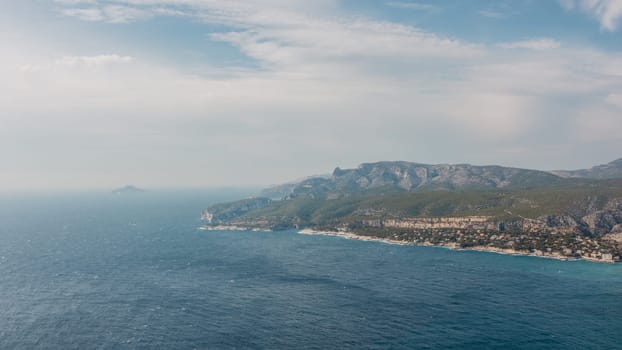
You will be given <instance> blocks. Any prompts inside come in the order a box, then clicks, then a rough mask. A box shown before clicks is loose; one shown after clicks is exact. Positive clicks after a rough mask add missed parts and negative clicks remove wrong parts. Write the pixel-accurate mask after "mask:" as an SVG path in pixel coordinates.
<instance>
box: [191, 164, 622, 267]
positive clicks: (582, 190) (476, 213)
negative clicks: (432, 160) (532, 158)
mask: <svg viewBox="0 0 622 350" xmlns="http://www.w3.org/2000/svg"><path fill="white" fill-rule="evenodd" d="M202 219H203V220H204V221H205V227H204V228H205V229H245V230H283V229H298V230H299V232H300V233H308V234H330V235H338V236H342V237H346V238H352V239H366V240H383V241H389V242H393V243H399V244H417V245H434V246H445V247H450V248H454V249H474V250H485V251H493V252H499V253H506V254H520V255H534V256H543V257H551V258H558V259H564V260H570V259H586V260H592V261H599V262H617V261H620V259H621V256H622V159H619V160H616V161H614V162H611V163H609V164H606V165H600V166H596V167H594V168H591V169H585V170H574V171H551V172H547V171H538V170H528V169H519V168H508V167H501V166H474V165H469V164H439V165H429V164H420V163H411V162H377V163H365V164H361V165H360V166H359V167H357V168H355V169H340V168H336V169H335V170H334V171H333V173H332V175H328V176H316V177H309V178H305V179H304V180H302V181H299V182H292V183H287V184H284V185H279V186H275V187H272V188H268V189H266V190H264V191H262V193H261V195H260V196H259V197H254V198H247V199H243V200H239V201H235V202H230V203H221V204H216V205H213V206H211V207H209V208H207V209H206V210H204V212H203V214H202Z"/></svg>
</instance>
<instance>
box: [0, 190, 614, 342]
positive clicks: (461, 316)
mask: <svg viewBox="0 0 622 350" xmlns="http://www.w3.org/2000/svg"><path fill="white" fill-rule="evenodd" d="M236 195H238V196H239V195H240V194H233V193H230V194H227V193H222V192H208V193H193V192H185V193H145V194H138V195H134V196H113V195H110V194H81V195H75V194H74V195H63V196H53V195H46V196H43V195H42V196H34V195H30V196H12V197H7V196H5V197H3V198H2V201H1V202H0V203H1V204H0V348H1V349H152V348H160V349H245V348H255V349H278V348H305V349H327V348H335V349H341V348H353V349H358V348H369V349H387V348H391V349H413V348H416V349H438V348H444V349H485V348H505V349H556V348H559V349H561V348H564V349H615V348H622V345H620V344H622V332H621V331H622V317H621V316H620V315H622V265H606V264H596V263H589V262H562V261H556V260H549V259H541V258H534V257H517V256H503V255H498V254H491V253H484V252H470V251H450V250H447V249H442V248H428V247H413V246H399V245H390V244H384V243H379V242H363V241H355V240H346V239H342V238H339V237H329V236H308V235H298V234H296V233H295V232H293V231H284V232H270V233H263V232H221V231H209V232H208V231H200V230H198V229H197V228H198V226H199V221H198V217H199V213H200V211H201V209H202V208H203V207H205V206H206V205H208V204H209V203H212V202H215V201H220V200H223V199H227V198H234V197H235V196H236Z"/></svg>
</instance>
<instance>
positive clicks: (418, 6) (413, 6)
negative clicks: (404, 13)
mask: <svg viewBox="0 0 622 350" xmlns="http://www.w3.org/2000/svg"><path fill="white" fill-rule="evenodd" d="M385 5H387V6H390V7H395V8H400V9H407V10H415V11H438V10H440V9H441V7H440V6H438V5H432V4H424V3H420V2H404V1H388V2H385Z"/></svg>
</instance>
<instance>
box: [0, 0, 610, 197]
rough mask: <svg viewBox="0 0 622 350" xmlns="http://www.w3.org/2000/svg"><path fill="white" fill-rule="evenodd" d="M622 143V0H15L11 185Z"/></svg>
mask: <svg viewBox="0 0 622 350" xmlns="http://www.w3.org/2000/svg"><path fill="white" fill-rule="evenodd" d="M620 157H622V0H565V1H561V0H560V1H556V0H513V1H499V0H495V1H484V0H477V1H464V0H454V1H451V0H439V1H423V0H419V1H407V0H399V1H398V0H395V1H381V0H374V1H371V0H304V1H303V0H300V1H298V0H254V1H250V0H249V1H241V0H123V1H122V0H56V1H52V0H47V1H46V0H20V1H8V0H7V1H0V161H1V163H0V190H3V189H4V190H7V189H8V190H11V189H38V188H109V187H116V186H119V185H124V184H127V183H132V184H135V185H137V186H142V187H160V186H167V187H171V186H178V187H196V186H221V185H248V184H270V183H279V182H283V181H286V180H290V179H295V178H298V177H301V176H304V175H309V174H318V173H328V172H330V171H332V169H333V168H334V167H336V166H341V167H353V166H356V165H357V164H358V163H361V162H371V161H378V160H408V161H416V162H423V163H466V162H469V163H473V164H501V165H512V166H519V167H528V168H538V169H557V168H566V169H567V168H582V167H589V166H591V165H594V164H600V163H604V162H608V161H611V160H613V159H616V158H620Z"/></svg>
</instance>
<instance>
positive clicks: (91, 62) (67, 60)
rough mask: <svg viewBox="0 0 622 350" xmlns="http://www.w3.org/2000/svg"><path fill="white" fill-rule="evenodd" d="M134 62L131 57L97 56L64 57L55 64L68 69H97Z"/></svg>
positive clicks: (115, 55)
mask: <svg viewBox="0 0 622 350" xmlns="http://www.w3.org/2000/svg"><path fill="white" fill-rule="evenodd" d="M133 60H134V58H133V57H131V56H119V55H117V54H111V55H97V56H64V57H62V58H60V59H58V60H56V64H59V65H63V66H69V67H79V66H82V67H89V68H92V67H99V66H104V65H109V64H118V63H129V62H132V61H133Z"/></svg>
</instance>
